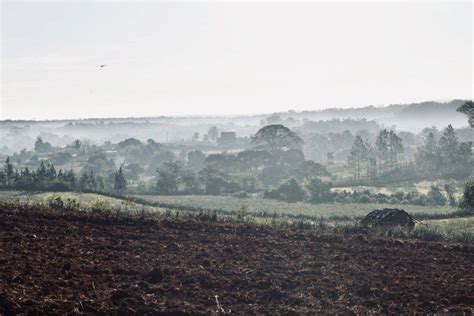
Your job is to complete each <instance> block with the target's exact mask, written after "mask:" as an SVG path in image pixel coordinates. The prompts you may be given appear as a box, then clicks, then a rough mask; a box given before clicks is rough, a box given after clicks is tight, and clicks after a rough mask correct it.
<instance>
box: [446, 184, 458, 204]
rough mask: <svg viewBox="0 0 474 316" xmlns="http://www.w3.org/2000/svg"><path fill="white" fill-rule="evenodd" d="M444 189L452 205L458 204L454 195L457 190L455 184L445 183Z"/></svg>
mask: <svg viewBox="0 0 474 316" xmlns="http://www.w3.org/2000/svg"><path fill="white" fill-rule="evenodd" d="M444 191H445V192H446V195H447V196H448V201H449V205H450V206H456V198H455V197H454V193H455V192H456V190H455V188H454V185H453V184H451V183H446V184H445V185H444Z"/></svg>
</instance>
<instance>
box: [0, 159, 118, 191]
mask: <svg viewBox="0 0 474 316" xmlns="http://www.w3.org/2000/svg"><path fill="white" fill-rule="evenodd" d="M126 186H127V180H126V179H125V176H124V175H123V172H122V168H119V170H118V171H117V172H116V173H115V174H114V177H113V178H112V183H111V187H113V188H114V190H115V191H116V192H119V193H120V192H123V191H124V190H125V189H126ZM0 187H1V188H4V189H16V190H38V191H104V190H105V189H106V181H105V180H104V177H102V176H96V175H94V172H93V171H89V172H86V171H83V172H82V173H81V174H80V176H79V178H78V177H77V176H76V173H75V172H74V171H73V170H72V169H70V170H67V171H63V170H62V169H59V170H56V168H55V167H54V164H52V163H44V162H41V164H40V166H39V167H38V168H37V169H33V170H30V169H29V168H28V167H25V168H24V169H21V170H18V169H15V168H14V166H13V164H12V163H11V161H10V158H7V159H6V161H5V163H4V166H3V170H0Z"/></svg>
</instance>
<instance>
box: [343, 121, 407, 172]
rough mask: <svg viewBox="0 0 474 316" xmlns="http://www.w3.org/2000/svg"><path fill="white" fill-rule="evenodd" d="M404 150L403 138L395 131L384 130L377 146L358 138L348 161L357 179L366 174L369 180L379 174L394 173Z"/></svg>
mask: <svg viewBox="0 0 474 316" xmlns="http://www.w3.org/2000/svg"><path fill="white" fill-rule="evenodd" d="M403 150H404V148H403V144H402V140H401V138H400V137H399V136H398V135H397V134H396V133H395V132H394V131H392V130H390V131H389V130H386V129H383V130H381V131H380V132H379V134H378V136H377V139H376V141H375V144H370V143H369V142H368V141H364V140H363V139H362V137H360V136H356V138H355V140H354V144H353V145H352V148H351V151H350V154H349V157H348V158H347V161H348V164H349V166H350V167H351V169H352V171H353V175H354V178H355V179H360V178H361V177H363V174H364V173H365V175H366V177H367V178H374V177H375V176H377V174H382V173H386V172H390V171H392V170H393V169H394V168H395V166H396V165H397V161H398V157H399V155H400V154H401V153H403Z"/></svg>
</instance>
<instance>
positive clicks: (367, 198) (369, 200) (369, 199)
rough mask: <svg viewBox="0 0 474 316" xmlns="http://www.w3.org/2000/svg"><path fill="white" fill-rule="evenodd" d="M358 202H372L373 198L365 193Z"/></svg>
mask: <svg viewBox="0 0 474 316" xmlns="http://www.w3.org/2000/svg"><path fill="white" fill-rule="evenodd" d="M357 202H358V203H370V202H372V199H371V198H370V196H368V195H367V194H363V195H361V196H359V198H358V200H357Z"/></svg>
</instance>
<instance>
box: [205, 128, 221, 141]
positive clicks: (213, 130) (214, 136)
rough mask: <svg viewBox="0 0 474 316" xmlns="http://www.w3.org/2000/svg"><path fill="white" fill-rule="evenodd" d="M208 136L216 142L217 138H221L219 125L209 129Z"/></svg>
mask: <svg viewBox="0 0 474 316" xmlns="http://www.w3.org/2000/svg"><path fill="white" fill-rule="evenodd" d="M207 136H208V137H209V139H210V140H211V141H213V142H216V141H217V139H218V138H219V131H218V130H217V127H215V126H212V127H210V128H209V129H208V130H207Z"/></svg>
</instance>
